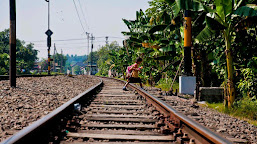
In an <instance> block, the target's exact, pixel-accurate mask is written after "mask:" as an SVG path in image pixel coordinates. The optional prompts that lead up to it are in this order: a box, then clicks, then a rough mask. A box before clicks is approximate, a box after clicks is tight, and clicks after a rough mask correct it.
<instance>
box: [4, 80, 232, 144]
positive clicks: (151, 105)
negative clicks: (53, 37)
mask: <svg viewBox="0 0 257 144" xmlns="http://www.w3.org/2000/svg"><path fill="white" fill-rule="evenodd" d="M102 79H103V82H104V86H103V87H102V90H101V91H100V93H98V94H96V93H95V91H96V89H99V88H100V86H101V85H102V83H99V84H98V85H97V86H95V87H93V88H91V89H90V90H87V91H86V92H84V93H83V94H81V95H79V96H78V97H76V98H74V99H73V100H71V101H69V102H68V103H66V104H65V105H66V107H64V106H62V108H58V109H59V110H58V109H57V110H55V111H54V112H52V113H50V114H49V115H48V116H46V118H45V119H43V120H42V119H41V122H36V123H34V124H33V125H32V126H30V127H29V128H28V129H27V131H25V130H23V132H22V131H21V132H20V133H18V134H17V135H15V136H13V137H11V138H9V139H8V140H7V141H5V143H8V142H20V143H24V142H27V141H29V142H32V141H34V142H37V143H38V142H41V143H43V142H44V143H45V142H46V141H47V142H53V143H63V144H66V143H156V144H157V143H172V142H178V143H191V144H194V143H196V144H198V143H204V144H207V143H231V142H230V141H228V140H226V139H224V138H222V137H220V136H219V135H217V134H216V133H213V132H211V131H210V130H209V129H207V128H205V127H203V126H202V125H200V124H198V123H196V122H195V121H193V120H191V119H189V118H188V117H186V116H185V115H183V114H181V113H179V112H177V111H176V110H174V109H173V108H172V107H171V106H169V105H167V104H165V103H164V102H163V101H162V100H159V99H157V98H156V97H154V96H152V95H150V94H148V93H147V92H146V91H144V90H140V89H139V88H137V87H136V86H135V85H129V87H130V89H132V91H128V92H125V91H122V90H121V89H122V86H123V82H122V81H118V80H112V79H109V78H102ZM93 90H94V92H93ZM135 93H136V94H135ZM95 94H96V95H95ZM74 103H80V104H81V105H82V110H81V111H76V110H74V107H73V106H74ZM63 110H65V111H63ZM59 112H60V113H59ZM54 116H55V117H54ZM56 116H57V117H56ZM48 119H49V120H51V122H50V121H49V120H48ZM57 123H58V125H57ZM38 126H39V128H38ZM49 131H50V132H49ZM24 136H25V137H24Z"/></svg>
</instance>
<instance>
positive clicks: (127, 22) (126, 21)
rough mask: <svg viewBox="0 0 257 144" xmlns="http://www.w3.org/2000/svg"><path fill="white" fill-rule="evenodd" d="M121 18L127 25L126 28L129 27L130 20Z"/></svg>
mask: <svg viewBox="0 0 257 144" xmlns="http://www.w3.org/2000/svg"><path fill="white" fill-rule="evenodd" d="M122 20H123V22H124V23H125V24H126V25H127V27H128V29H130V28H131V25H132V23H131V22H130V21H128V20H126V19H122Z"/></svg>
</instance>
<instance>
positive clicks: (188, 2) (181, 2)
mask: <svg viewBox="0 0 257 144" xmlns="http://www.w3.org/2000/svg"><path fill="white" fill-rule="evenodd" d="M176 3H177V5H178V7H179V8H180V9H182V10H190V9H192V8H193V7H192V5H193V3H192V0H176Z"/></svg>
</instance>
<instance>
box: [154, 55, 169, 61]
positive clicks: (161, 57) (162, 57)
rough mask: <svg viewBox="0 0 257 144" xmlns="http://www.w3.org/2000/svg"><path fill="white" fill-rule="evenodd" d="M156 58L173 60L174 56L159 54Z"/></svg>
mask: <svg viewBox="0 0 257 144" xmlns="http://www.w3.org/2000/svg"><path fill="white" fill-rule="evenodd" d="M154 59H155V60H172V59H173V57H172V56H159V57H157V58H154Z"/></svg>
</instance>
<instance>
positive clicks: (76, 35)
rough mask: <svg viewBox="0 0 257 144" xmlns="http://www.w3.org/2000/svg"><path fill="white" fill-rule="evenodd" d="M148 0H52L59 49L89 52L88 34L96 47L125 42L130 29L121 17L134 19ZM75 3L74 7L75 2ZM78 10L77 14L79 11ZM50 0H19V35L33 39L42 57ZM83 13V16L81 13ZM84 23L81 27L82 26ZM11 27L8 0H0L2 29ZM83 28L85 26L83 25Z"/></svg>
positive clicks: (51, 27) (52, 18)
mask: <svg viewBox="0 0 257 144" xmlns="http://www.w3.org/2000/svg"><path fill="white" fill-rule="evenodd" d="M148 1H149V0H50V29H51V30H52V31H53V35H52V47H51V55H52V54H53V49H54V44H55V46H56V49H57V52H58V53H61V49H62V51H63V54H64V55H66V54H69V55H71V54H73V55H75V54H77V55H85V54H88V53H89V50H88V47H87V46H88V45H87V44H88V43H87V42H88V41H87V35H86V34H85V32H88V33H90V35H91V34H93V36H94V37H95V40H94V51H95V50H97V49H99V47H100V46H102V45H105V43H106V42H105V41H106V39H105V37H106V36H108V37H109V38H108V41H109V43H111V42H112V41H117V42H118V43H119V45H122V40H124V39H125V37H124V36H123V35H122V34H121V32H122V31H128V28H127V27H126V25H125V24H124V23H123V21H122V18H125V19H128V20H133V19H135V18H136V11H138V10H140V9H142V10H146V9H147V8H148V7H149V4H148ZM74 3H75V5H76V7H75V5H74ZM76 8H77V10H78V14H77V12H76ZM47 10H48V3H47V2H46V1H45V0H16V17H17V18H16V35H17V38H18V39H20V40H24V41H25V42H26V44H28V43H30V42H32V43H34V44H35V45H34V48H35V49H36V50H38V51H39V53H38V57H39V58H40V59H42V58H47V45H46V39H47V36H46V34H45V32H46V31H47V29H48V11H47ZM78 15H79V16H80V20H81V23H80V20H79V17H78ZM81 25H82V26H83V27H82V26H81ZM7 28H9V0H0V31H3V30H4V29H7ZM83 28H84V29H83Z"/></svg>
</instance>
